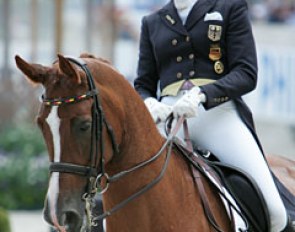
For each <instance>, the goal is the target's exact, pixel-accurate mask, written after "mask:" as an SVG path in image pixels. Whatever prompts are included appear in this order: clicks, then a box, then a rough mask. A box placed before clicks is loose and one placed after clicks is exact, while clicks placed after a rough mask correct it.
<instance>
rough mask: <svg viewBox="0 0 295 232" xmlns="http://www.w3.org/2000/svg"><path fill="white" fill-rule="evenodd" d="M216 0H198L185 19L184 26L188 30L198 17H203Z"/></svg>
mask: <svg viewBox="0 0 295 232" xmlns="http://www.w3.org/2000/svg"><path fill="white" fill-rule="evenodd" d="M216 1H217V0H198V2H197V3H196V4H195V6H194V7H193V8H192V10H191V12H190V13H189V15H188V18H187V20H186V24H185V28H186V29H187V30H188V31H189V30H190V29H191V28H192V27H193V26H194V25H195V24H196V23H197V22H198V21H199V20H200V19H202V18H204V17H205V14H206V13H208V12H209V11H210V10H211V9H212V8H213V7H214V6H215V4H216Z"/></svg>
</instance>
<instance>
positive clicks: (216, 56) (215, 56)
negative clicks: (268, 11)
mask: <svg viewBox="0 0 295 232" xmlns="http://www.w3.org/2000/svg"><path fill="white" fill-rule="evenodd" d="M220 58H221V48H220V47H211V48H210V53H209V59H210V60H213V61H216V60H220Z"/></svg>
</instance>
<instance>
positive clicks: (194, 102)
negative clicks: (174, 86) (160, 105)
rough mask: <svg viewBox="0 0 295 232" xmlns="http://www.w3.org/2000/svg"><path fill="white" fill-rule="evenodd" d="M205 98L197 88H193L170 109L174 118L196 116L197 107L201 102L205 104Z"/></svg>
mask: <svg viewBox="0 0 295 232" xmlns="http://www.w3.org/2000/svg"><path fill="white" fill-rule="evenodd" d="M205 98H206V97H205V95H204V94H203V93H202V92H201V90H200V88H199V87H197V86H195V87H193V88H192V89H191V90H190V91H188V92H187V93H186V94H185V95H184V96H182V97H181V98H180V99H179V100H178V101H177V102H176V103H175V104H174V106H173V108H172V112H173V116H174V117H175V118H177V117H181V116H184V117H186V118H191V117H195V116H197V114H198V108H199V105H200V103H201V102H205Z"/></svg>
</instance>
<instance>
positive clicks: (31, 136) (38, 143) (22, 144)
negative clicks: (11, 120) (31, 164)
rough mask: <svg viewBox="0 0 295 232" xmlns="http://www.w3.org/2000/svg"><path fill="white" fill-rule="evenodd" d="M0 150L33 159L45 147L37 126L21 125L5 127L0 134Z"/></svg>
mask: <svg viewBox="0 0 295 232" xmlns="http://www.w3.org/2000/svg"><path fill="white" fill-rule="evenodd" d="M0 149H1V150H4V151H5V152H9V153H15V154H22V156H30V157H33V156H36V155H40V154H41V153H42V152H44V150H45V147H44V141H43V138H42V134H41V132H40V130H39V129H38V128H37V126H36V125H32V124H26V123H23V124H20V125H13V126H9V127H6V128H4V129H3V130H2V131H1V132H0Z"/></svg>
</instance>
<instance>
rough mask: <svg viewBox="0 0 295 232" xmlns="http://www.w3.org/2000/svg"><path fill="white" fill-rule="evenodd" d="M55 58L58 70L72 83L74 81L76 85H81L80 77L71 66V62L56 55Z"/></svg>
mask: <svg viewBox="0 0 295 232" xmlns="http://www.w3.org/2000/svg"><path fill="white" fill-rule="evenodd" d="M57 56H58V61H59V68H60V70H61V71H62V72H63V73H64V74H66V75H67V76H69V77H70V78H72V80H73V81H75V82H76V83H78V84H81V77H80V75H79V71H78V70H77V68H75V66H74V65H72V64H71V62H70V61H69V60H68V59H67V58H65V57H64V56H63V55H61V54H58V55H57Z"/></svg>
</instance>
